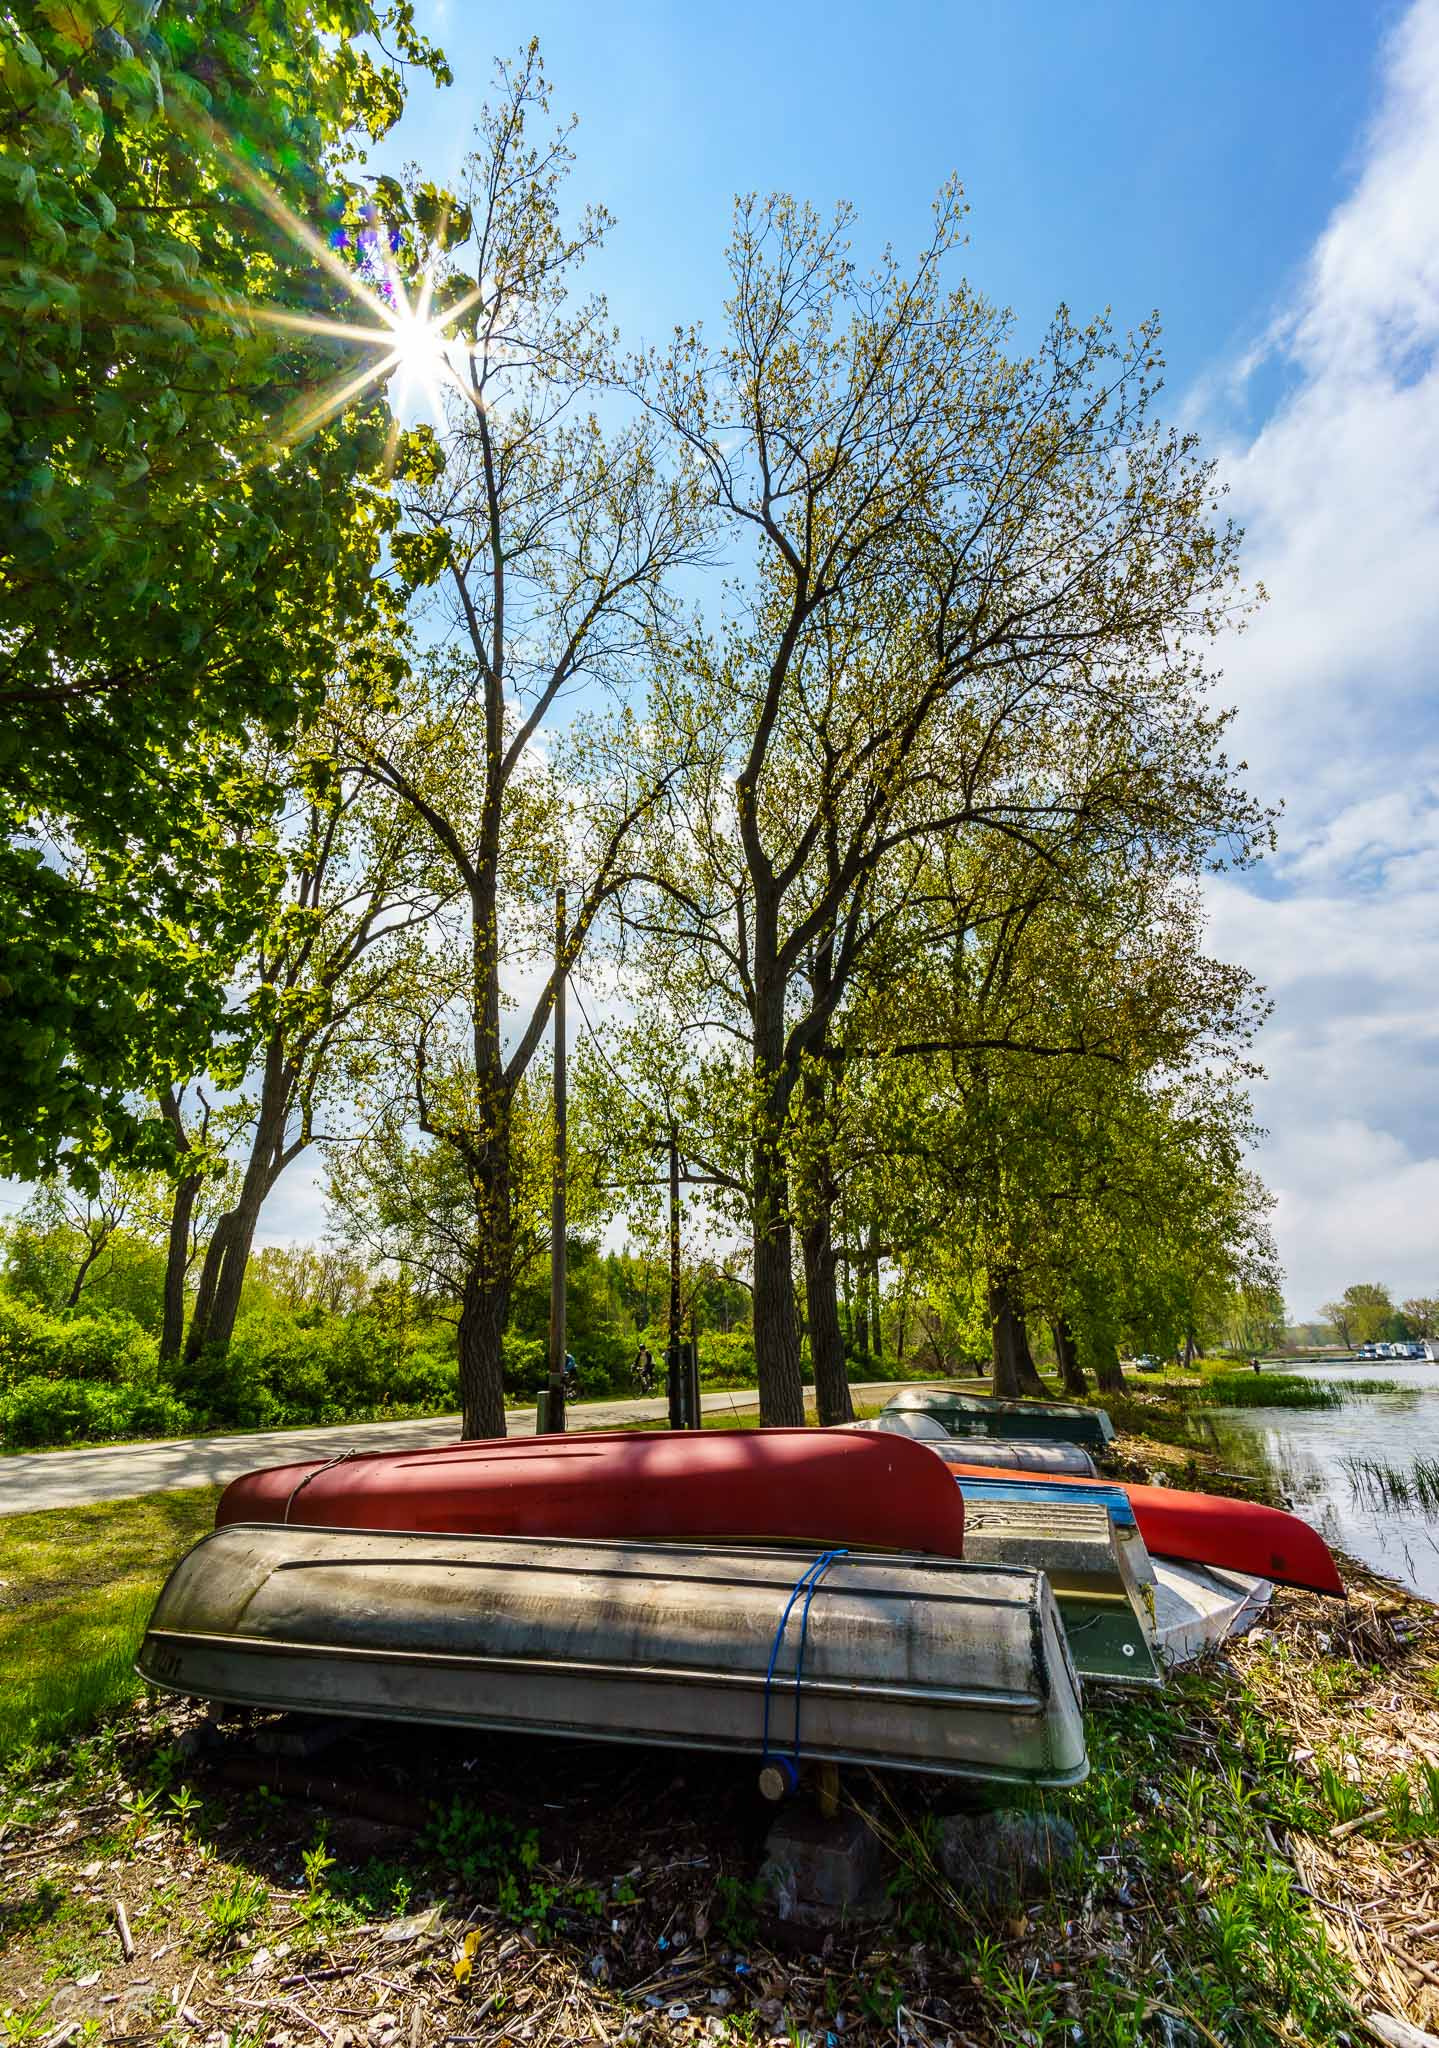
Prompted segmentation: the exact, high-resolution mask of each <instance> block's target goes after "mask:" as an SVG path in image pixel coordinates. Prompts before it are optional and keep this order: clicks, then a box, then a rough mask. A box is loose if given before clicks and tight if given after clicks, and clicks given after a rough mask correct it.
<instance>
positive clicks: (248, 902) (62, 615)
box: [0, 0, 447, 1175]
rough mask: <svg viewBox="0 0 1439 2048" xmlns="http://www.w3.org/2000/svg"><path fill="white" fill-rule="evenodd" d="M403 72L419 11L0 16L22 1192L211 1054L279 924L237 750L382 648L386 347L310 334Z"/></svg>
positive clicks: (97, 8) (208, 3) (9, 886)
mask: <svg viewBox="0 0 1439 2048" xmlns="http://www.w3.org/2000/svg"><path fill="white" fill-rule="evenodd" d="M382 40H383V41H384V42H385V43H387V44H388V47H389V48H390V49H392V50H394V51H395V53H396V54H395V57H394V59H393V60H392V59H391V58H389V57H387V56H384V55H383V54H382V51H381V42H382ZM412 62H413V63H418V64H420V65H422V66H424V67H426V68H427V69H429V70H430V71H432V72H433V73H434V74H435V75H437V76H445V75H447V74H445V72H444V67H443V62H442V60H441V59H440V58H439V57H438V55H437V54H436V53H435V52H434V51H433V50H432V49H430V47H429V46H428V45H427V44H425V43H424V41H423V39H421V38H420V37H418V36H417V35H416V33H415V30H414V27H413V15H412V9H411V7H410V5H409V0H399V4H398V5H397V6H395V7H394V8H392V9H389V10H379V9H376V8H374V7H372V6H370V5H369V4H368V0H338V4H336V5H333V6H328V7H325V8H318V7H316V6H315V5H314V4H313V0H240V4H238V5H232V4H229V0H226V4H224V5H221V4H220V0H197V4H195V5H190V6H186V7H183V8H160V9H156V8H155V7H154V6H153V5H152V4H150V0H113V4H111V0H106V4H105V5H103V6H102V5H100V4H99V0H67V4H66V5H64V6H51V5H48V4H43V0H20V4H19V5H18V6H17V7H14V8H11V9H10V10H9V11H7V12H6V14H5V15H4V17H3V19H0V317H3V319H4V321H5V327H6V337H7V345H6V347H5V349H4V350H3V351H0V494H3V500H4V503H5V504H6V506H7V508H8V513H9V517H8V520H7V526H6V534H5V556H4V564H3V573H0V650H3V652H0V823H3V827H4V846H3V851H0V932H3V934H4V939H5V949H4V966H3V970H0V975H3V980H0V997H3V1002H0V1075H3V1080H0V1168H3V1170H7V1171H12V1172H18V1173H21V1174H27V1175H28V1174H34V1173H36V1172H37V1171H40V1170H42V1169H48V1168H51V1167H53V1166H54V1164H55V1162H56V1160H57V1159H58V1157H59V1156H60V1155H61V1153H62V1152H63V1151H64V1150H65V1148H66V1147H67V1146H73V1147H74V1148H75V1149H76V1150H77V1151H78V1152H79V1153H80V1154H81V1155H82V1158H83V1155H85V1154H87V1153H103V1152H104V1151H105V1149H106V1148H107V1147H109V1146H112V1145H114V1144H116V1143H120V1144H132V1145H133V1144H134V1143H135V1142H136V1141H137V1139H139V1138H140V1137H141V1135H142V1133H141V1119H140V1117H139V1116H138V1115H137V1112H136V1108H135V1101H136V1097H135V1094H134V1091H135V1090H137V1089H140V1090H143V1091H145V1092H146V1093H147V1094H148V1093H150V1092H152V1091H154V1090H157V1089H161V1090H162V1089H163V1088H165V1087H166V1086H168V1085H170V1084H171V1083H173V1082H176V1081H178V1080H181V1079H183V1078H184V1077H186V1076H187V1075H190V1074H193V1073H195V1072H197V1071H199V1069H200V1068H201V1067H202V1066H203V1065H204V1062H205V1056H206V1054H207V1052H208V1048H209V1045H210V1043H211V1041H212V1039H213V1037H214V1035H215V1033H216V1031H217V1029H218V1028H219V1027H220V1024H221V1020H222V1017H223V1012H224V1003H225V998H224V983H225V975H226V971H227V969H228V967H229V965H230V963H231V962H232V961H233V960H234V958H235V957H236V954H237V953H238V951H239V949H240V948H241V947H242V946H243V944H244V943H245V940H246V939H247V937H249V936H250V935H251V934H252V933H253V931H254V929H255V927H256V925H257V923H258V922H259V921H260V919H261V918H262V916H263V913H264V909H265V903H266V895H267V886H268V874H267V868H266V862H265V846H264V842H263V833H262V832H259V831H258V828H259V827H261V826H262V824H263V819H264V815H265V809H266V798H265V793H264V792H262V791H257V790H255V788H254V787H253V785H252V782H251V779H250V778H249V777H248V776H247V774H246V773H245V769H244V761H243V751H244V745H245V741H246V738H247V736H248V735H249V734H250V733H251V732H252V731H254V730H256V729H263V730H266V731H268V732H270V733H272V734H275V735H283V734H285V733H287V732H288V731H289V730H290V729H291V728H292V727H293V725H294V723H295V720H296V718H297V716H298V715H299V713H300V712H301V711H302V710H303V709H304V708H305V707H306V706H307V705H308V704H311V703H313V701H314V699H315V698H316V697H317V695H318V694H319V692H320V690H321V687H322V685H323V682H324V679H325V678H326V676H327V675H328V673H329V669H330V664H331V661H332V658H333V650H334V646H335V643H336V641H337V639H339V638H341V637H342V636H344V635H346V634H349V635H355V634H361V633H364V632H366V631H370V630H372V629H373V628H374V627H375V626H376V625H377V624H378V623H379V618H378V613H379V611H380V595H381V591H382V585H380V584H379V583H378V582H377V580H376V575H375V571H376V566H377V562H378V559H379V553H380V548H381V545H382V542H383V538H384V534H385V531H386V529H387V527H388V524H389V520H390V501H389V498H388V495H387V494H386V492H385V491H384V489H383V487H382V477H381V474H380V472H381V469H382V464H383V455H384V449H385V444H386V437H387V431H388V414H387V412H386V410H385V407H384V404H383V402H382V400H381V398H380V395H379V392H378V389H377V388H376V376H367V375H366V374H365V373H366V372H370V371H372V372H375V373H377V375H378V373H382V372H383V371H384V369H385V368H386V366H387V363H388V360H389V357H388V352H387V344H386V342H385V340H384V338H383V335H384V322H383V321H382V320H381V319H379V318H375V319H373V320H372V322H371V324H372V326H374V327H376V328H378V329H380V330H381V332H380V334H379V335H378V336H372V338H371V340H370V341H369V342H368V343H366V344H363V345H360V344H357V343H356V342H355V341H354V340H353V339H350V338H346V337H344V336H341V335H337V334H335V333H334V332H332V331H325V330H326V328H327V324H328V327H329V328H330V329H333V328H334V326H335V325H336V324H337V321H336V315H337V314H341V313H343V314H346V315H348V316H350V317H353V315H354V312H355V307H354V302H353V297H352V296H351V294H350V293H349V292H347V291H346V290H345V289H344V288H343V283H344V280H345V279H346V278H351V279H353V278H355V277H357V276H358V275H359V274H360V270H361V268H362V266H363V264H364V263H365V262H367V261H370V260H371V259H372V258H374V257H375V256H377V255H379V254H380V253H382V252H381V251H379V250H378V249H377V247H376V246H375V244H374V236H375V234H376V232H378V231H379V230H378V229H377V227H376V226H375V225H374V224H373V223H372V224H371V225H370V226H368V227H367V226H366V225H365V224H364V221H363V207H364V206H365V204H366V203H367V201H368V194H367V193H366V192H365V190H364V188H363V187H362V186H361V185H360V184H359V182H358V181H357V171H356V166H355V163H354V158H355V143H356V139H357V138H359V139H363V138H365V137H374V136H379V135H381V134H383V133H384V132H385V131H386V130H387V129H388V128H389V127H390V126H391V125H392V123H393V121H394V120H395V118H396V116H397V115H398V113H399V111H400V108H401V105H402V103H403V74H404V68H405V65H406V64H407V63H412ZM332 235H333V236H334V237H335V238H337V239H340V240H344V241H345V242H346V243H347V245H348V246H347V247H346V248H345V249H343V250H339V251H337V250H334V249H332V248H330V247H329V245H328V238H329V237H331V236H332ZM365 236H368V237H369V243H368V245H367V246H365V247H361V246H360V244H361V241H362V239H363V238H364V237H365ZM383 253H386V254H387V252H383ZM370 301H371V304H372V305H377V304H378V302H377V301H376V300H375V298H374V294H373V292H371V293H370ZM316 327H318V329H319V330H320V331H318V332H317V331H314V330H315V328H316ZM357 362H359V363H360V365H361V374H360V376H358V377H357V376H356V364H357ZM166 1136H167V1133H166V1122H165V1119H164V1118H163V1117H161V1116H159V1115H158V1114H157V1115H154V1116H152V1117H151V1118H150V1119H149V1120H148V1122H147V1123H145V1125H144V1130H143V1138H144V1140H145V1142H147V1143H148V1144H149V1147H150V1150H151V1152H152V1153H153V1154H154V1155H155V1156H160V1155H161V1154H162V1153H163V1152H164V1150H165V1149H166ZM81 1170H84V1169H83V1167H82V1169H81Z"/></svg>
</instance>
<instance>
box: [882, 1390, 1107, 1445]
mask: <svg viewBox="0 0 1439 2048" xmlns="http://www.w3.org/2000/svg"><path fill="white" fill-rule="evenodd" d="M916 1410H917V1411H918V1412H919V1413H921V1414H924V1415H933V1416H934V1417H935V1419H936V1420H937V1421H939V1422H942V1423H943V1424H944V1427H945V1428H946V1429H947V1430H948V1432H949V1434H950V1435H951V1436H957V1437H964V1436H990V1437H1002V1438H1005V1439H1007V1440H1010V1441H1013V1442H1016V1443H1069V1444H1083V1445H1084V1446H1085V1448H1086V1449H1088V1450H1093V1451H1102V1450H1103V1449H1104V1446H1105V1445H1106V1444H1107V1443H1108V1442H1109V1440H1110V1438H1111V1437H1112V1436H1113V1435H1114V1425H1113V1423H1112V1422H1111V1421H1110V1419H1109V1417H1108V1416H1107V1415H1106V1414H1105V1412H1104V1410H1103V1409H1102V1408H1080V1407H1077V1406H1074V1405H1073V1404H1071V1403H1070V1402H1068V1401H1030V1400H1022V1401H1006V1400H1002V1399H1001V1398H1000V1397H999V1396H998V1395H995V1394H965V1393H961V1392H960V1390H959V1388H958V1387H905V1388H902V1389H901V1391H900V1392H899V1393H897V1394H896V1395H895V1396H894V1398H893V1399H892V1400H891V1401H887V1402H886V1403H885V1406H884V1410H883V1412H884V1413H885V1414H886V1415H893V1414H903V1413H906V1412H909V1413H913V1412H915V1411H916Z"/></svg>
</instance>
